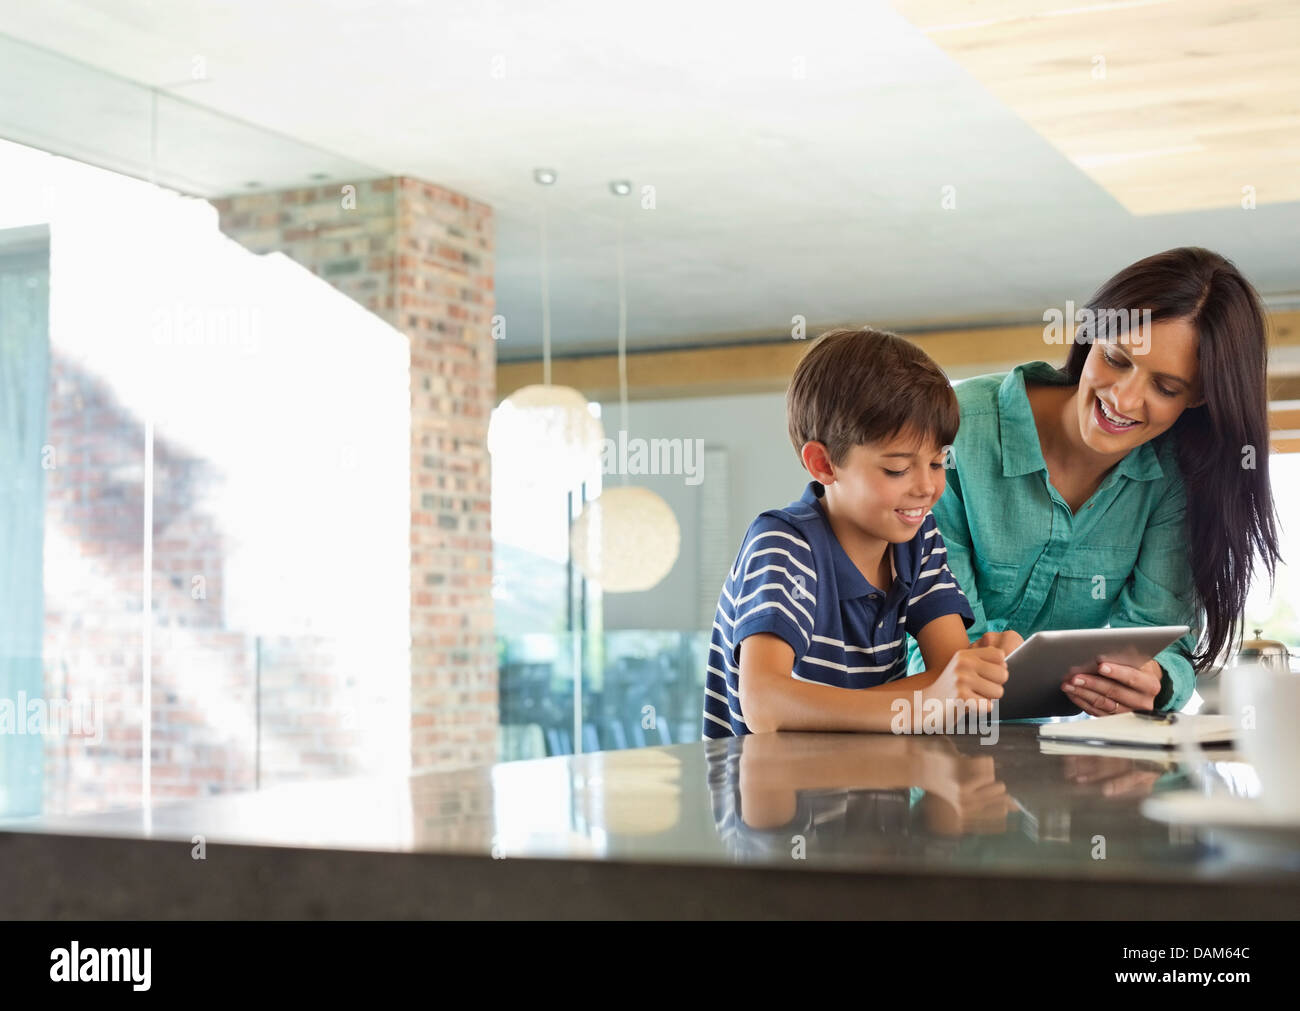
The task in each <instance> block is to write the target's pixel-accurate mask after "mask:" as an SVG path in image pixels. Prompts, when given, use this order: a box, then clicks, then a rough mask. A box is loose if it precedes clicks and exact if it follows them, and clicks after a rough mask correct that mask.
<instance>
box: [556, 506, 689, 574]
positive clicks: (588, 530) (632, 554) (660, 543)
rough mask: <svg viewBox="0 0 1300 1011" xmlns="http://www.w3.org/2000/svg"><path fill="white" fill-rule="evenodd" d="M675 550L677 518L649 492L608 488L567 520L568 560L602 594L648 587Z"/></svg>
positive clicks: (678, 533)
mask: <svg viewBox="0 0 1300 1011" xmlns="http://www.w3.org/2000/svg"><path fill="white" fill-rule="evenodd" d="M680 546H681V528H680V527H679V526H678V525H677V517H676V516H674V515H673V511H672V509H671V508H670V507H669V505H668V503H667V502H665V501H664V500H663V499H662V498H661V497H660V496H658V495H656V494H655V493H654V492H652V491H651V490H650V489H649V488H638V487H636V486H625V487H618V488H609V489H607V490H605V491H603V492H602V493H601V495H600V497H599V498H597V499H595V500H594V501H592V502H588V503H587V506H586V508H585V509H583V510H582V514H581V515H580V516H579V517H578V518H577V519H576V520H574V522H573V562H574V564H575V565H576V566H577V567H578V569H579V570H580V571H581V572H582V574H583V575H584V576H586V577H587V578H588V579H590V580H592V581H593V582H596V583H599V584H600V587H601V589H602V590H603V591H604V592H606V593H634V592H636V591H639V590H648V589H650V588H651V587H652V586H654V585H655V584H657V583H658V582H659V581H660V580H661V579H663V578H664V576H666V575H668V571H669V570H670V569H671V568H672V567H673V563H674V562H676V561H677V551H678V549H679V548H680Z"/></svg>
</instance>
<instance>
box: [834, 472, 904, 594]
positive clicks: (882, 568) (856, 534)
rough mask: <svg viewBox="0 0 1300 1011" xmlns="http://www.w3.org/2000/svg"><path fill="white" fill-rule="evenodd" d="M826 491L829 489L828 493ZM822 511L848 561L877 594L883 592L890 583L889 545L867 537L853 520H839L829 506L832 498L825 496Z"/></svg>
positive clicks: (841, 517)
mask: <svg viewBox="0 0 1300 1011" xmlns="http://www.w3.org/2000/svg"><path fill="white" fill-rule="evenodd" d="M828 490H829V489H828ZM820 504H821V509H822V512H823V513H825V515H826V522H827V523H829V524H830V528H831V533H833V534H834V535H835V539H836V540H837V541H839V542H840V547H841V548H843V549H844V553H845V554H846V555H848V556H849V561H851V562H852V563H853V564H854V565H856V566H857V567H858V571H859V572H861V573H862V575H863V577H864V578H865V579H866V580H867V582H869V583H870V584H871V585H872V586H874V587H875V588H876V589H877V590H881V591H886V590H888V589H889V584H890V582H891V581H892V578H891V575H890V573H891V568H890V564H889V556H888V554H887V552H888V550H889V542H888V541H886V540H883V539H882V538H879V537H873V536H871V534H868V533H866V532H865V531H864V530H863V529H862V528H861V527H859V526H858V525H857V524H855V523H854V522H853V521H852V520H849V519H847V518H846V517H844V516H841V515H840V514H839V513H838V512H837V511H836V509H835V506H834V504H833V503H832V502H831V496H830V495H827V494H824V495H823V496H822V498H821V502H820Z"/></svg>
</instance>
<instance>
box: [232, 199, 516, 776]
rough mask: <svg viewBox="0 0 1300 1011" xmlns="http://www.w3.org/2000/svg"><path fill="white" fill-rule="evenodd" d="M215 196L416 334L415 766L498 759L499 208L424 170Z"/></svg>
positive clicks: (280, 246)
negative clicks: (491, 454) (492, 445)
mask: <svg viewBox="0 0 1300 1011" xmlns="http://www.w3.org/2000/svg"><path fill="white" fill-rule="evenodd" d="M213 203H214V205H215V206H216V208H217V210H218V213H219V214H220V223H221V230H222V231H223V232H225V233H226V234H227V235H229V236H230V237H231V238H233V239H235V240H236V241H238V242H239V243H241V244H242V245H243V246H245V247H246V248H248V249H250V250H252V251H253V252H257V253H267V252H272V251H279V252H282V253H284V254H285V255H287V256H289V257H291V258H292V259H294V260H295V261H297V262H298V263H300V264H302V265H303V266H306V267H308V268H309V269H310V270H312V271H313V272H314V273H316V274H317V275H319V276H320V277H321V278H323V279H324V280H326V281H328V282H329V283H330V284H332V285H333V286H334V287H336V288H337V289H339V290H340V291H342V292H344V293H345V294H347V295H349V296H351V297H352V298H354V299H356V301H358V302H360V303H361V304H362V305H364V306H366V307H367V308H369V309H370V310H371V311H373V312H374V313H376V314H377V315H379V316H380V317H382V318H383V319H384V320H386V321H387V322H388V323H390V324H391V325H392V326H393V327H395V328H397V329H398V330H400V331H401V332H402V333H404V334H405V335H406V336H407V337H408V338H409V339H410V342H411V596H410V618H411V717H410V718H411V764H412V768H413V770H414V771H417V772H423V771H429V770H434V769H450V768H456V767H460V766H467V765H477V764H485V763H490V762H494V761H496V756H497V732H498V730H497V728H498V702H497V661H496V648H495V640H494V636H493V611H492V539H491V531H490V529H489V522H490V516H491V467H490V465H489V460H488V453H487V426H488V418H489V416H490V414H491V411H492V407H493V404H494V403H495V399H496V396H495V395H496V372H495V370H496V349H495V346H494V345H493V342H492V336H491V319H492V314H493V311H494V293H493V288H492V243H493V236H492V209H491V208H490V207H488V206H487V205H485V204H481V203H477V202H475V201H473V200H470V199H469V198H467V197H465V196H462V195H461V194H459V193H453V192H451V191H450V190H446V189H443V188H442V187H439V186H434V185H432V184H430V183H426V182H423V181H421V180H418V179H409V178H394V179H378V180H372V181H369V182H357V183H351V184H344V183H342V182H339V183H334V184H331V185H328V186H315V187H310V188H305V189H295V190H281V191H277V192H268V193H258V194H250V195H247V196H239V197H231V198H227V199H222V200H216V201H213ZM290 399H292V398H291V397H290ZM358 536H365V531H359V532H358Z"/></svg>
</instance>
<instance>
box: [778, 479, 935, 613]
mask: <svg viewBox="0 0 1300 1011" xmlns="http://www.w3.org/2000/svg"><path fill="white" fill-rule="evenodd" d="M825 494H826V488H825V486H824V485H823V484H822V483H821V482H820V481H809V482H808V487H807V488H805V489H804V493H803V495H802V496H800V498H799V501H800V502H802V503H804V504H805V505H807V506H809V507H811V508H812V509H813V510H814V511H815V512H816V513H817V516H818V518H819V519H820V520H821V521H822V523H823V524H825V527H826V539H827V541H828V542H829V545H830V552H831V559H832V560H833V562H834V564H835V589H836V592H837V593H838V595H839V598H840V600H852V599H853V598H855V597H865V596H867V595H868V594H871V593H879V594H880V595H881V597H882V598H883V597H884V596H885V595H886V592H885V591H884V590H882V589H880V587H878V586H873V585H872V583H871V581H870V580H869V579H867V577H866V576H864V575H863V574H862V570H861V569H859V568H858V567H857V566H856V565H854V564H853V559H851V558H850V557H849V555H848V552H847V551H845V550H844V545H842V544H841V543H840V541H839V538H838V537H836V536H835V531H834V530H832V529H831V524H830V521H829V519H827V517H826V513H825V512H824V511H823V507H822V505H821V504H820V503H821V501H822V498H823V496H824V495H825ZM904 547H905V545H901V544H891V545H890V546H889V547H888V548H886V550H887V551H888V552H889V566H890V571H891V574H892V576H893V585H894V586H897V585H899V584H903V585H906V586H907V587H908V588H910V587H911V585H912V584H911V581H910V580H909V579H906V578H905V577H904V576H902V575H900V574H899V571H898V564H897V552H899V551H901V550H903V549H904ZM904 568H905V569H906V568H907V567H906V566H904ZM892 588H893V587H892V586H891V589H892Z"/></svg>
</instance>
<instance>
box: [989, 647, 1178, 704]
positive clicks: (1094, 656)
mask: <svg viewBox="0 0 1300 1011" xmlns="http://www.w3.org/2000/svg"><path fill="white" fill-rule="evenodd" d="M1187 632H1188V627H1187V626H1186V625H1161V626H1141V625H1139V626H1133V627H1123V628H1090V629H1068V630H1067V629H1061V630H1056V631H1047V632H1037V633H1035V634H1034V635H1031V636H1030V637H1029V639H1028V640H1027V641H1025V643H1024V644H1023V645H1022V646H1020V647H1019V648H1017V649H1015V650H1014V651H1013V652H1011V653H1010V654H1009V655H1008V656H1007V670H1008V672H1009V674H1010V676H1009V677H1008V679H1007V683H1006V692H1005V694H1004V695H1003V698H1002V699H1001V703H1000V706H999V718H1001V719H1004V720H1016V719H1037V718H1041V717H1047V716H1070V715H1074V714H1076V713H1078V712H1079V711H1080V710H1082V711H1083V712H1086V713H1088V714H1089V715H1091V716H1111V715H1114V714H1115V713H1126V712H1131V711H1132V710H1134V709H1151V708H1153V706H1154V704H1155V699H1156V696H1157V695H1158V694H1159V693H1160V687H1161V673H1160V666H1159V664H1157V663H1156V661H1155V660H1154V659H1153V658H1154V657H1155V655H1156V654H1157V653H1159V652H1160V650H1162V649H1164V648H1165V647H1166V646H1168V645H1170V644H1171V643H1173V642H1175V641H1176V640H1177V639H1178V638H1179V637H1181V636H1183V635H1185V634H1186V633H1187ZM990 634H994V635H997V634H1000V635H1002V636H1005V635H1006V633H990ZM1011 634H1012V635H1014V634H1015V633H1011ZM1017 638H1018V637H1017ZM979 641H980V643H983V642H984V639H981V640H979ZM999 641H1004V642H1005V641H1008V640H1005V639H1002V640H999ZM1012 641H1013V640H1012Z"/></svg>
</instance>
